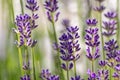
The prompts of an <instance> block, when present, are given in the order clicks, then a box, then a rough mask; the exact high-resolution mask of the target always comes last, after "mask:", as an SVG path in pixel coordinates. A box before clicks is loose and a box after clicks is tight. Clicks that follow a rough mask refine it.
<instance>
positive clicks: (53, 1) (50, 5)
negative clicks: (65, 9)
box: [44, 0, 60, 22]
mask: <svg viewBox="0 0 120 80" xmlns="http://www.w3.org/2000/svg"><path fill="white" fill-rule="evenodd" d="M44 6H45V8H46V10H47V17H48V19H49V21H50V22H53V21H57V20H58V17H59V14H60V12H57V10H58V8H59V7H58V1H57V0H46V1H45V4H44ZM53 14H55V16H54V15H53Z"/></svg>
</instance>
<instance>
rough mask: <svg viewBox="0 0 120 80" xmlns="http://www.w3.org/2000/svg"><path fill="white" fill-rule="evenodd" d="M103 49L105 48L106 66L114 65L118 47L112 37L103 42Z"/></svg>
mask: <svg viewBox="0 0 120 80" xmlns="http://www.w3.org/2000/svg"><path fill="white" fill-rule="evenodd" d="M104 49H105V50H106V53H107V60H108V66H110V67H114V66H115V61H116V60H115V58H116V57H117V49H118V45H117V41H115V40H114V39H112V40H109V41H108V42H106V43H105V46H104Z"/></svg>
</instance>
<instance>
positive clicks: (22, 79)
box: [20, 75, 31, 80]
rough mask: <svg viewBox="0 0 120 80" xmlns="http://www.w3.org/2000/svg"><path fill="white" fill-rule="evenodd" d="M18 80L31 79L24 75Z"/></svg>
mask: <svg viewBox="0 0 120 80" xmlns="http://www.w3.org/2000/svg"><path fill="white" fill-rule="evenodd" d="M20 80H31V79H30V76H29V75H24V76H23V77H21V78H20Z"/></svg>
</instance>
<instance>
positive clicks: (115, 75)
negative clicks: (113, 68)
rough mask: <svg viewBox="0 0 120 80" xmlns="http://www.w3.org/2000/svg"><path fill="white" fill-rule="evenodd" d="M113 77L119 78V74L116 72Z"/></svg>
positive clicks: (116, 79) (117, 79)
mask: <svg viewBox="0 0 120 80" xmlns="http://www.w3.org/2000/svg"><path fill="white" fill-rule="evenodd" d="M113 77H114V79H115V80H119V74H118V73H117V72H114V74H113Z"/></svg>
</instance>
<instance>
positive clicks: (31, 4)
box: [26, 0, 39, 12]
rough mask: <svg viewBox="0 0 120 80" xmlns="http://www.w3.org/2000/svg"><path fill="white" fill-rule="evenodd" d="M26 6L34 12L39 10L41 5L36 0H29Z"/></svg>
mask: <svg viewBox="0 0 120 80" xmlns="http://www.w3.org/2000/svg"><path fill="white" fill-rule="evenodd" d="M26 7H27V8H28V9H30V10H31V11H33V12H34V11H37V10H38V9H39V6H37V1H36V0H27V5H26Z"/></svg>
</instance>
